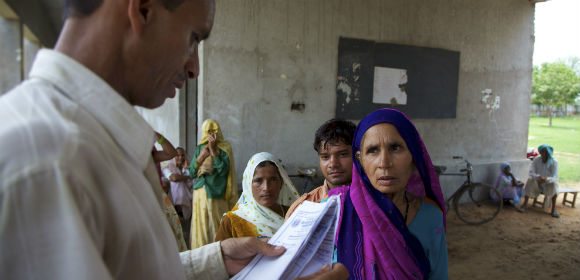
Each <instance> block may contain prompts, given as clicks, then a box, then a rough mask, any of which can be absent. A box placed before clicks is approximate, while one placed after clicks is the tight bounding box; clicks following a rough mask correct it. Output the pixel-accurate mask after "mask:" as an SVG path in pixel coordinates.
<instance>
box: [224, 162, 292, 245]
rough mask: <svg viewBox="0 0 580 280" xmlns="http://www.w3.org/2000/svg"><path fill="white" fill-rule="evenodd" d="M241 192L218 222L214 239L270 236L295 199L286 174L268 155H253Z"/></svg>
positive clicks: (279, 224)
mask: <svg viewBox="0 0 580 280" xmlns="http://www.w3.org/2000/svg"><path fill="white" fill-rule="evenodd" d="M242 185H243V193H242V195H241V197H240V199H239V200H238V203H237V205H236V206H235V207H234V209H232V211H229V212H227V213H226V214H225V215H224V216H223V218H222V220H221V223H220V227H219V229H218V231H217V234H216V238H215V240H216V241H218V240H224V239H227V238H231V237H243V236H256V237H272V236H273V235H274V233H276V231H277V230H278V228H280V226H282V224H283V223H284V215H285V214H286V211H288V207H289V206H290V205H291V204H292V202H293V201H294V200H296V199H297V198H298V192H297V191H296V189H295V188H294V185H292V182H291V181H290V178H289V177H288V174H287V173H286V171H285V170H284V168H283V167H282V166H281V165H279V164H278V163H277V161H276V159H275V158H274V156H273V155H272V154H270V153H265V152H262V153H257V154H255V155H254V156H253V157H252V158H251V159H250V161H249V162H248V165H247V166H246V170H245V171H244V177H243V182H242Z"/></svg>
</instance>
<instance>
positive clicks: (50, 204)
mask: <svg viewBox="0 0 580 280" xmlns="http://www.w3.org/2000/svg"><path fill="white" fill-rule="evenodd" d="M90 197H91V196H90V195H89V194H88V193H87V192H86V188H85V187H83V186H82V183H80V180H75V179H74V178H71V176H70V175H65V174H64V172H62V170H60V169H59V167H57V166H53V167H51V168H46V169H44V170H39V171H36V172H33V173H32V174H28V175H27V177H24V178H20V179H18V180H17V181H14V182H11V183H8V185H4V186H2V187H1V188H0V208H1V209H2V214H1V215H0V248H2V249H1V250H0V251H1V253H0V278H2V279H33V278H37V277H39V276H40V275H42V278H44V279H112V275H111V273H110V271H109V270H108V268H107V266H106V265H105V263H104V261H103V259H102V256H101V253H100V249H99V248H102V246H103V243H104V233H103V232H102V230H103V228H104V226H103V225H102V222H100V221H99V218H98V216H100V214H102V213H100V214H99V213H96V212H92V211H97V210H94V209H95V207H94V205H95V204H94V201H93V200H92V199H91V198H90ZM90 209H93V210H90Z"/></svg>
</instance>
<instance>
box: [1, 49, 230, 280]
mask: <svg viewBox="0 0 580 280" xmlns="http://www.w3.org/2000/svg"><path fill="white" fill-rule="evenodd" d="M30 77H31V78H30V79H29V80H28V81H26V82H24V83H23V84H21V85H20V86H18V87H16V88H15V89H13V90H12V91H11V92H8V93H7V94H5V95H4V96H2V97H1V98H0V120H2V124H1V125H0V146H1V147H2V149H3V151H2V152H1V153H0V279H184V278H185V270H184V268H183V266H182V264H181V260H180V257H179V255H178V250H177V246H176V242H175V240H174V236H173V234H172V232H171V229H170V227H169V224H168V222H167V220H166V218H165V216H164V215H163V213H162V211H161V206H160V203H159V198H158V196H157V195H156V193H155V191H154V187H152V185H151V183H150V181H151V180H152V179H154V178H158V177H157V175H156V174H154V172H155V169H154V167H153V165H152V161H151V160H150V155H151V148H152V144H151V143H153V141H154V133H153V130H152V128H151V127H150V126H149V125H148V124H147V123H146V122H145V121H144V120H143V118H142V117H141V116H139V114H137V112H136V111H135V110H134V108H133V107H132V106H131V105H130V104H129V103H128V102H127V101H126V100H125V99H123V98H122V97H121V96H120V95H119V94H118V93H117V92H115V91H114V90H113V89H112V88H111V87H110V86H109V85H108V84H107V83H105V82H104V81H103V80H102V79H101V78H99V77H98V76H97V75H95V74H94V73H93V72H91V71H90V70H88V69H87V68H85V67H84V66H83V65H81V64H79V63H77V62H76V61H74V60H72V59H71V58H69V57H67V56H65V55H63V54H61V53H58V52H55V51H50V50H41V51H40V52H39V53H38V56H37V58H36V60H35V62H34V65H33V68H32V71H31V73H30ZM198 253H199V254H202V256H207V255H211V257H210V258H204V257H200V256H192V257H191V258H192V259H194V258H196V257H199V258H202V259H204V260H205V262H206V266H205V267H201V268H200V267H197V268H196V269H197V270H196V269H192V268H191V265H189V266H188V267H189V268H188V271H190V272H191V271H195V272H196V273H197V275H194V276H193V277H198V276H203V277H199V278H197V279H200V278H206V279H208V278H213V279H223V278H226V277H227V275H226V274H225V271H224V266H223V261H222V260H221V254H220V249H219V245H218V244H214V245H212V246H210V247H209V248H206V249H205V251H198ZM194 254H195V252H194ZM205 268H207V269H205Z"/></svg>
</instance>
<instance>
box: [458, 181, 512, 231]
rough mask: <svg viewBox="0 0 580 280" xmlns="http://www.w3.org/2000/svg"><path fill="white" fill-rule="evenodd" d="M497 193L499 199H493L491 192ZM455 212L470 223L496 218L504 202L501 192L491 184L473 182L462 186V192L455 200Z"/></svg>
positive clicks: (485, 221)
mask: <svg viewBox="0 0 580 280" xmlns="http://www.w3.org/2000/svg"><path fill="white" fill-rule="evenodd" d="M492 192H493V193H495V195H496V197H499V198H500V199H498V201H494V200H492V199H491V196H490V194H491V193H492ZM453 207H454V209H455V213H456V214H457V217H459V219H460V220H462V221H463V222H465V223H466V224H470V225H481V224H484V223H487V222H489V221H491V220H493V219H494V218H495V216H497V214H499V211H501V208H502V207H503V202H502V200H501V194H500V193H499V192H498V191H497V190H496V189H495V188H492V187H491V186H488V185H485V184H481V183H472V184H470V185H466V186H463V187H462V190H461V191H460V193H458V194H457V196H456V197H455V199H454V200H453Z"/></svg>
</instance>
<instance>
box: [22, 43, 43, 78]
mask: <svg viewBox="0 0 580 280" xmlns="http://www.w3.org/2000/svg"><path fill="white" fill-rule="evenodd" d="M38 50H40V45H39V44H38V43H36V42H33V41H30V40H28V39H27V38H24V79H27V78H28V74H29V73H30V68H31V67H32V63H33V62H34V58H35V57H36V54H37V53H38Z"/></svg>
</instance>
